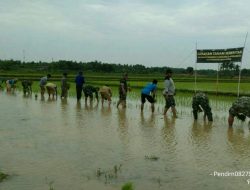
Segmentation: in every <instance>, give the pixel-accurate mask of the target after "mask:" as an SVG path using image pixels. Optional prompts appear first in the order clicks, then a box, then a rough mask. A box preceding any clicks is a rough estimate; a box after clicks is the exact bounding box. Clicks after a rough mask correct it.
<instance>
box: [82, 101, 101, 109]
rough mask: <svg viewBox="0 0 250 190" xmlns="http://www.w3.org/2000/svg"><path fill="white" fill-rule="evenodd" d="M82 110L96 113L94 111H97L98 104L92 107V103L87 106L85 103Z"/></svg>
mask: <svg viewBox="0 0 250 190" xmlns="http://www.w3.org/2000/svg"><path fill="white" fill-rule="evenodd" d="M84 108H85V110H87V111H93V110H95V111H96V110H97V109H98V103H97V104H95V106H94V103H93V102H90V103H89V104H86V103H85V106H84Z"/></svg>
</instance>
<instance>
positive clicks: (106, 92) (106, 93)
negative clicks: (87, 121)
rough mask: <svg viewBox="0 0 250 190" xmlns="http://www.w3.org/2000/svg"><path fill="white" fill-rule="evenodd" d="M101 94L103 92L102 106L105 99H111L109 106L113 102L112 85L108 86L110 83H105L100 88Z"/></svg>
mask: <svg viewBox="0 0 250 190" xmlns="http://www.w3.org/2000/svg"><path fill="white" fill-rule="evenodd" d="M99 92H100V94H101V98H102V106H103V102H104V100H108V101H109V106H110V104H111V97H112V90H111V88H110V87H108V85H104V86H102V87H101V88H100V90H99Z"/></svg>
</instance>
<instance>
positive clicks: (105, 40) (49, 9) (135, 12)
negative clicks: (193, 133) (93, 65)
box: [0, 0, 250, 68]
mask: <svg viewBox="0 0 250 190" xmlns="http://www.w3.org/2000/svg"><path fill="white" fill-rule="evenodd" d="M249 7H250V1H249V0H40V1H38V0H1V1H0V26H1V27H0V59H19V60H23V55H24V54H25V59H26V61H31V60H34V61H39V60H41V61H51V60H52V59H53V60H55V61H56V60H62V59H65V60H76V61H84V62H85V61H93V60H98V61H102V62H109V63H121V64H142V65H145V66H170V67H183V68H186V67H187V66H194V64H195V60H196V58H195V55H196V54H195V48H196V42H197V47H198V49H213V48H220V49H222V48H233V47H242V46H243V45H244V40H245V36H246V33H247V32H248V31H249V29H250V11H249ZM249 42H250V36H249V37H248V40H247V42H246V48H245V51H244V56H243V67H244V68H250V62H249V60H250V48H249ZM202 67H205V68H206V67H214V68H217V64H214V65H213V66H211V64H199V65H198V68H202Z"/></svg>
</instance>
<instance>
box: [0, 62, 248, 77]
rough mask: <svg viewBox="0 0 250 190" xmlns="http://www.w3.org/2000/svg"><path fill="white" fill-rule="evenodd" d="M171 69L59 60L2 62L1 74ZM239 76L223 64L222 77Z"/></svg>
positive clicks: (182, 71) (234, 68) (232, 67)
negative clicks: (10, 72)
mask: <svg viewBox="0 0 250 190" xmlns="http://www.w3.org/2000/svg"><path fill="white" fill-rule="evenodd" d="M167 68H170V67H168V66H164V67H154V66H152V67H146V66H144V65H140V64H136V65H128V64H115V63H102V62H100V61H91V62H76V61H67V60H59V61H54V62H41V61H39V62H34V61H32V62H22V61H19V60H12V59H11V60H0V71H1V72H4V71H5V72H8V71H13V72H15V71H16V72H20V73H21V72H23V73H25V72H31V71H32V72H37V73H39V72H51V73H61V72H78V71H80V70H81V71H84V72H98V73H102V72H104V73H124V72H128V73H135V74H157V73H161V74H162V73H164V71H165V70H166V69H167ZM171 69H172V70H173V72H174V73H176V74H188V75H193V74H194V69H193V67H187V68H171ZM197 73H198V74H200V75H207V76H216V74H217V71H216V70H212V69H203V70H198V71H197ZM238 74H239V67H238V66H237V65H235V64H233V63H230V64H221V68H220V75H222V76H231V77H233V76H237V75H238ZM241 74H242V76H249V75H250V69H243V70H242V72H241Z"/></svg>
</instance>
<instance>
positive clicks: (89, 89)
mask: <svg viewBox="0 0 250 190" xmlns="http://www.w3.org/2000/svg"><path fill="white" fill-rule="evenodd" d="M98 91H99V88H98V87H94V86H91V85H86V86H84V87H83V92H84V96H85V104H87V100H88V97H89V98H90V100H89V101H90V103H92V102H93V94H95V98H96V100H97V102H98V101H99V97H98Z"/></svg>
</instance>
